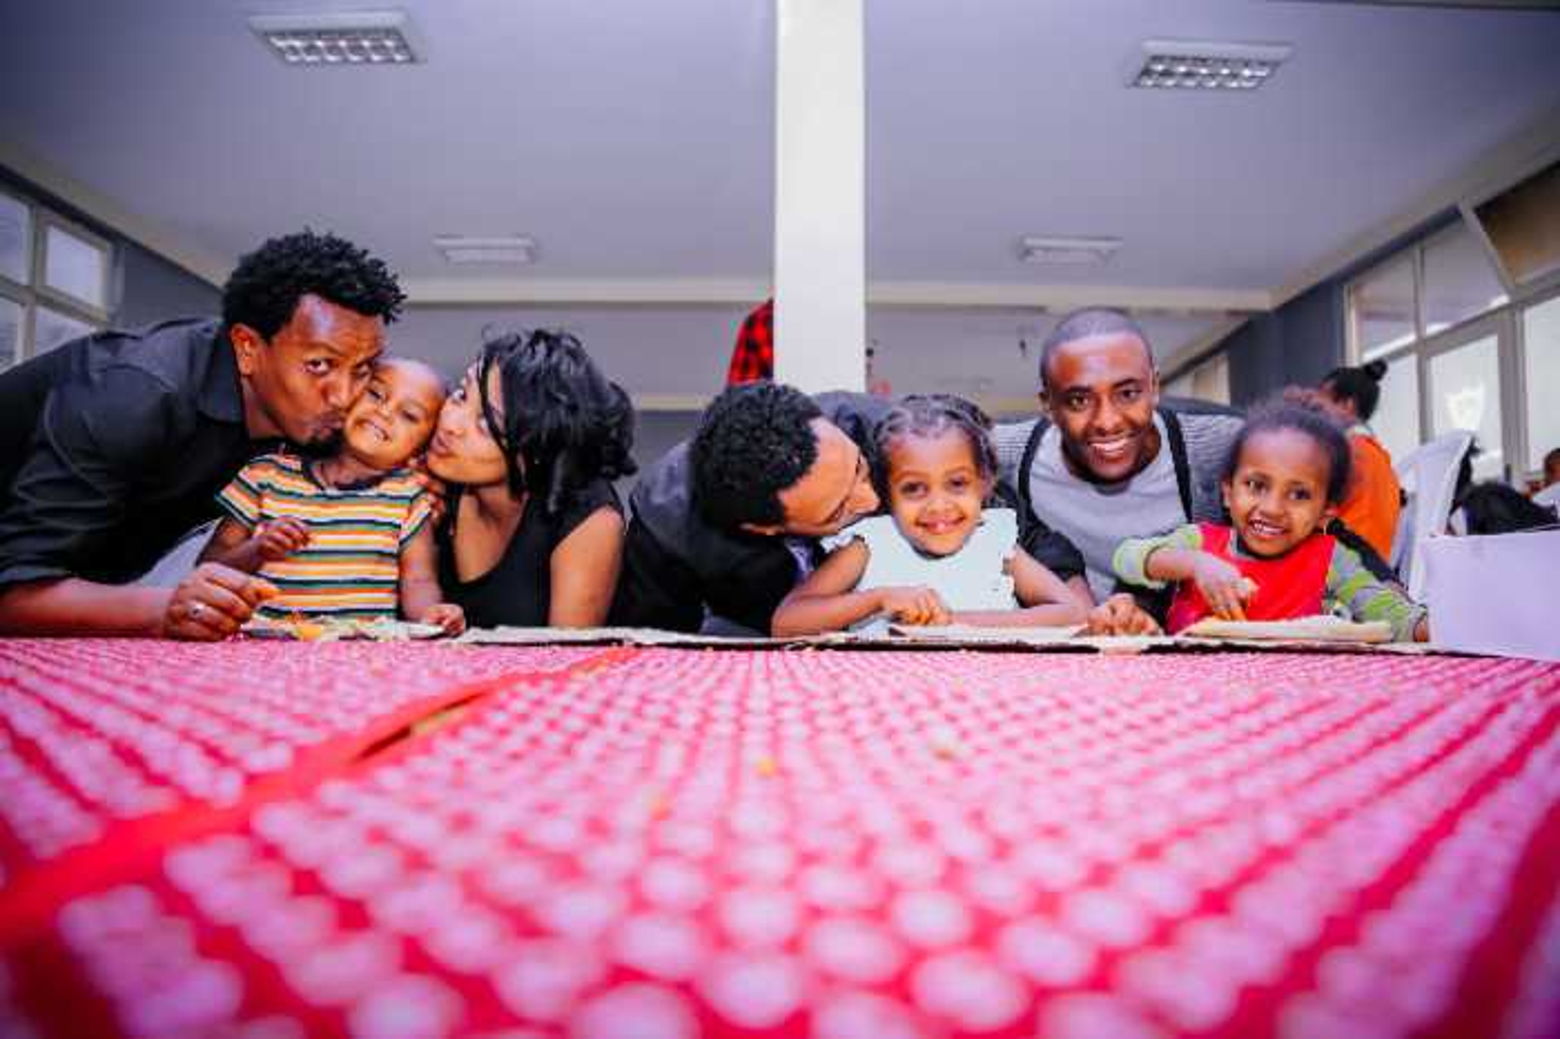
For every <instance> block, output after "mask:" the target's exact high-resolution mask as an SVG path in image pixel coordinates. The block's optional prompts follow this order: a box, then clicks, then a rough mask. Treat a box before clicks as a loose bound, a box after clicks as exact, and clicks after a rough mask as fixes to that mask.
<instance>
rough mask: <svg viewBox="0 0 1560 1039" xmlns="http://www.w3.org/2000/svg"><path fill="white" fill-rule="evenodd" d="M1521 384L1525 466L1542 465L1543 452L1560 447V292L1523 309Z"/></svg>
mask: <svg viewBox="0 0 1560 1039" xmlns="http://www.w3.org/2000/svg"><path fill="white" fill-rule="evenodd" d="M1522 352H1523V358H1524V360H1523V386H1524V387H1525V388H1526V392H1527V442H1528V457H1527V468H1528V470H1529V471H1534V470H1538V469H1541V468H1543V465H1544V455H1545V453H1547V452H1549V451H1551V450H1553V449H1554V448H1557V447H1560V408H1556V407H1555V399H1554V398H1555V388H1556V387H1560V296H1557V297H1555V298H1554V299H1551V300H1548V301H1547V302H1544V303H1540V304H1539V305H1538V306H1536V307H1529V308H1528V309H1527V310H1525V311H1523V312H1522Z"/></svg>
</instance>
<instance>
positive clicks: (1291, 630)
mask: <svg viewBox="0 0 1560 1039" xmlns="http://www.w3.org/2000/svg"><path fill="white" fill-rule="evenodd" d="M1180 634H1181V635H1185V636H1190V637H1192V638H1204V639H1259V640H1273V639H1284V640H1291V641H1295V642H1391V641H1392V625H1390V624H1388V623H1387V622H1386V621H1351V620H1346V619H1345V618H1343V617H1332V616H1326V615H1318V616H1315V617H1295V618H1294V619H1292V620H1283V621H1226V620H1220V619H1219V618H1217V617H1204V618H1203V619H1202V620H1200V621H1198V622H1197V623H1196V624H1193V625H1191V626H1190V627H1188V628H1185V629H1183V630H1182V631H1181V632H1180Z"/></svg>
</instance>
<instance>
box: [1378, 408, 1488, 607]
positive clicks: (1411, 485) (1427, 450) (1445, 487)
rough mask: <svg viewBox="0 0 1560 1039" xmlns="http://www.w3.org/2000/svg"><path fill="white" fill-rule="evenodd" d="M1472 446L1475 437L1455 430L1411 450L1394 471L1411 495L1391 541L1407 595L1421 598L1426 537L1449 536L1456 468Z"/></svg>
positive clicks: (1394, 562) (1392, 561)
mask: <svg viewBox="0 0 1560 1039" xmlns="http://www.w3.org/2000/svg"><path fill="white" fill-rule="evenodd" d="M1472 446H1473V434H1472V433H1470V432H1469V431H1467V430H1466V429H1454V430H1453V431H1452V432H1450V433H1445V434H1442V435H1441V436H1438V437H1436V438H1435V439H1434V440H1432V441H1430V442H1429V443H1426V444H1421V445H1420V446H1419V447H1418V448H1416V449H1414V450H1413V451H1410V452H1409V453H1408V454H1407V455H1405V456H1404V457H1403V458H1401V459H1399V460H1398V462H1397V464H1396V465H1394V466H1393V467H1392V468H1393V469H1394V470H1395V471H1396V472H1397V478H1398V483H1400V484H1402V486H1403V491H1404V493H1405V494H1406V495H1407V496H1408V504H1407V505H1406V506H1405V507H1404V509H1403V513H1402V515H1401V516H1400V517H1399V518H1398V528H1397V533H1396V534H1395V535H1394V536H1393V538H1392V559H1391V560H1390V561H1391V563H1392V565H1393V566H1394V567H1396V568H1397V572H1398V578H1399V579H1400V580H1402V582H1403V583H1404V584H1405V585H1407V586H1408V594H1409V595H1411V596H1413V597H1414V598H1415V599H1418V598H1419V597H1420V593H1421V592H1422V591H1423V585H1424V568H1423V567H1421V566H1419V565H1418V557H1419V546H1420V543H1421V542H1423V541H1424V539H1425V538H1429V537H1436V536H1437V535H1440V534H1444V533H1446V523H1447V520H1449V519H1450V518H1451V515H1452V498H1453V496H1454V495H1455V494H1456V492H1457V469H1458V466H1460V465H1461V464H1462V460H1463V457H1464V456H1465V455H1467V453H1468V449H1469V448H1470V447H1472Z"/></svg>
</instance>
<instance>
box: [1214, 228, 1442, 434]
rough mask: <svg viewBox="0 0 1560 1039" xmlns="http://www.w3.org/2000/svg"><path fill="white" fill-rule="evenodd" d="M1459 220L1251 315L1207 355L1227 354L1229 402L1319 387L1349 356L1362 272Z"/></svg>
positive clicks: (1404, 240) (1418, 232) (1419, 232)
mask: <svg viewBox="0 0 1560 1039" xmlns="http://www.w3.org/2000/svg"><path fill="white" fill-rule="evenodd" d="M1456 219H1458V217H1457V214H1456V212H1455V211H1453V212H1447V213H1442V214H1440V215H1438V216H1436V217H1434V218H1432V219H1431V220H1428V221H1426V222H1425V223H1424V224H1422V225H1420V226H1419V227H1417V228H1415V229H1414V230H1412V231H1410V232H1408V233H1407V234H1405V235H1403V236H1402V237H1400V238H1398V239H1396V240H1395V241H1393V242H1390V243H1388V244H1387V245H1385V246H1383V247H1382V248H1380V249H1377V250H1376V251H1375V252H1373V253H1371V254H1370V255H1369V256H1367V257H1365V258H1364V259H1362V260H1360V261H1358V262H1357V263H1353V264H1350V265H1349V266H1348V267H1345V268H1344V269H1343V270H1341V271H1339V272H1338V273H1336V274H1334V275H1333V276H1332V277H1330V278H1328V279H1327V280H1326V281H1323V282H1321V283H1320V284H1318V285H1316V286H1315V287H1314V288H1312V289H1310V290H1309V291H1307V292H1305V293H1303V294H1301V295H1299V296H1296V297H1295V298H1294V299H1292V300H1290V301H1289V302H1288V303H1285V304H1284V305H1283V306H1281V307H1279V308H1278V309H1277V310H1274V311H1271V312H1269V313H1266V314H1258V315H1256V316H1254V317H1252V318H1251V319H1250V320H1249V321H1247V322H1246V323H1245V324H1244V325H1242V326H1240V328H1238V329H1236V330H1235V331H1234V332H1232V333H1230V334H1229V335H1228V336H1226V337H1225V338H1224V341H1223V342H1221V343H1220V344H1219V347H1218V348H1217V349H1216V350H1214V351H1212V353H1210V354H1209V355H1208V356H1210V357H1212V356H1215V355H1217V354H1219V353H1221V352H1225V353H1227V355H1228V357H1229V361H1230V402H1231V403H1232V404H1235V405H1238V406H1244V405H1247V404H1250V403H1252V402H1253V401H1257V400H1261V399H1262V398H1263V397H1266V396H1268V395H1269V394H1271V393H1275V392H1277V391H1278V390H1281V389H1283V388H1284V387H1285V386H1314V385H1316V384H1317V383H1318V382H1320V381H1321V378H1322V376H1324V375H1326V374H1327V373H1328V372H1329V371H1331V370H1332V369H1334V368H1336V367H1337V366H1339V365H1341V364H1344V363H1345V359H1346V357H1347V356H1348V332H1347V326H1346V324H1345V322H1346V321H1347V320H1348V313H1347V311H1348V307H1347V299H1346V296H1347V292H1346V289H1347V286H1348V283H1349V282H1350V281H1351V280H1353V279H1354V278H1355V277H1357V276H1358V275H1360V274H1361V273H1362V272H1364V271H1366V270H1369V269H1370V268H1371V267H1374V266H1375V265H1376V264H1378V263H1380V262H1381V261H1382V260H1385V259H1386V258H1387V257H1389V256H1391V255H1392V254H1394V253H1396V252H1398V251H1399V250H1401V249H1404V248H1406V247H1407V246H1409V245H1411V244H1413V243H1414V242H1417V241H1419V240H1420V239H1422V238H1425V237H1428V236H1429V235H1432V234H1434V233H1436V232H1437V231H1439V230H1441V229H1442V228H1443V227H1446V226H1447V225H1448V224H1450V223H1451V222H1452V221H1454V220H1456Z"/></svg>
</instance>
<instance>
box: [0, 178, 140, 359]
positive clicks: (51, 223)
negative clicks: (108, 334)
mask: <svg viewBox="0 0 1560 1039" xmlns="http://www.w3.org/2000/svg"><path fill="white" fill-rule="evenodd" d="M113 255H114V254H113V246H111V245H110V244H109V243H108V242H106V241H104V240H103V239H102V238H99V237H98V236H97V235H94V234H92V233H91V232H90V231H87V230H85V229H83V228H80V227H77V226H76V225H74V224H71V223H69V222H68V221H66V220H63V219H61V218H60V217H59V216H56V215H55V214H54V213H51V212H49V211H48V210H46V209H44V208H42V207H41V206H39V205H37V204H35V203H33V202H31V201H30V200H28V199H26V198H23V197H22V196H20V195H19V194H17V193H15V192H14V191H11V190H9V189H5V188H0V370H3V369H5V368H9V367H11V366H12V365H14V364H17V363H19V362H21V361H24V360H26V359H28V358H30V357H36V356H38V355H39V354H42V353H47V352H48V351H50V350H52V349H54V348H55V347H57V346H59V345H60V344H61V343H64V342H66V341H68V340H70V339H74V338H76V337H77V336H82V335H86V334H87V333H88V332H91V331H93V330H95V329H99V328H102V327H103V326H104V325H105V324H106V323H107V322H108V315H109V309H110V299H111V296H112V282H111V277H112V273H113V269H114V265H113Z"/></svg>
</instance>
